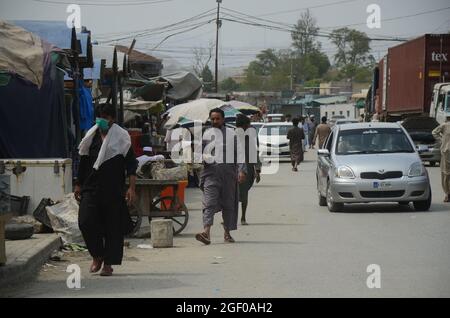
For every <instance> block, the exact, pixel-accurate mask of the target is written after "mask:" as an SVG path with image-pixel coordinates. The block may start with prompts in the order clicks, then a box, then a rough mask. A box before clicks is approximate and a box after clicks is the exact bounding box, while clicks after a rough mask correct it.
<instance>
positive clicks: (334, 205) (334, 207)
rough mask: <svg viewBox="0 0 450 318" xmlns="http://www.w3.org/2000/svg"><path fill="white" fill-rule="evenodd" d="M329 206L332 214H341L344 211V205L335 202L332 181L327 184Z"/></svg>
mask: <svg viewBox="0 0 450 318" xmlns="http://www.w3.org/2000/svg"><path fill="white" fill-rule="evenodd" d="M326 200H327V206H328V211H330V212H340V211H342V210H343V209H344V204H343V203H336V202H334V200H333V194H332V193H331V186H330V181H328V184H327V197H326Z"/></svg>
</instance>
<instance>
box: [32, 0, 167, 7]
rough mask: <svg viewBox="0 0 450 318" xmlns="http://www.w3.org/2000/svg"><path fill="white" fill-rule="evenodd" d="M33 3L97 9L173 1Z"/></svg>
mask: <svg viewBox="0 0 450 318" xmlns="http://www.w3.org/2000/svg"><path fill="white" fill-rule="evenodd" d="M32 1H34V2H40V3H48V4H57V5H68V4H78V5H83V6H97V7H120V6H141V5H148V4H155V3H162V2H172V1H174V0H153V1H134V2H133V1H130V2H123V1H122V2H114V1H109V2H104V3H102V2H81V3H74V1H67V2H65V1H53V0H32Z"/></svg>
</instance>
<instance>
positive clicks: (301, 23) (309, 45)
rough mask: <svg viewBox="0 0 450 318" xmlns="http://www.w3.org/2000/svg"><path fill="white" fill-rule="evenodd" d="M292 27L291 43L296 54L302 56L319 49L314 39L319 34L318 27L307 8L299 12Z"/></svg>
mask: <svg viewBox="0 0 450 318" xmlns="http://www.w3.org/2000/svg"><path fill="white" fill-rule="evenodd" d="M294 28H295V30H294V31H293V32H292V33H291V37H292V41H293V43H292V45H293V46H294V48H295V50H296V53H297V55H298V56H300V57H302V56H305V55H307V54H309V53H312V52H314V51H316V50H320V44H319V42H317V40H316V37H317V35H318V34H319V27H318V26H317V22H316V19H315V18H314V17H313V16H312V15H311V13H310V11H309V10H306V12H304V13H302V14H301V16H300V19H299V20H298V21H297V24H296V25H295V26H294Z"/></svg>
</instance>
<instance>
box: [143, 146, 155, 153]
mask: <svg viewBox="0 0 450 318" xmlns="http://www.w3.org/2000/svg"><path fill="white" fill-rule="evenodd" d="M142 150H144V151H146V152H151V151H153V148H152V147H144V149H142Z"/></svg>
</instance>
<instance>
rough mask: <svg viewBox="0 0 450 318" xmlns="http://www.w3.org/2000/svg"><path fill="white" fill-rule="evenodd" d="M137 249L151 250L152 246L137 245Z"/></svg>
mask: <svg viewBox="0 0 450 318" xmlns="http://www.w3.org/2000/svg"><path fill="white" fill-rule="evenodd" d="M137 248H142V249H151V248H153V246H151V245H150V244H139V245H138V246H137Z"/></svg>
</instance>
